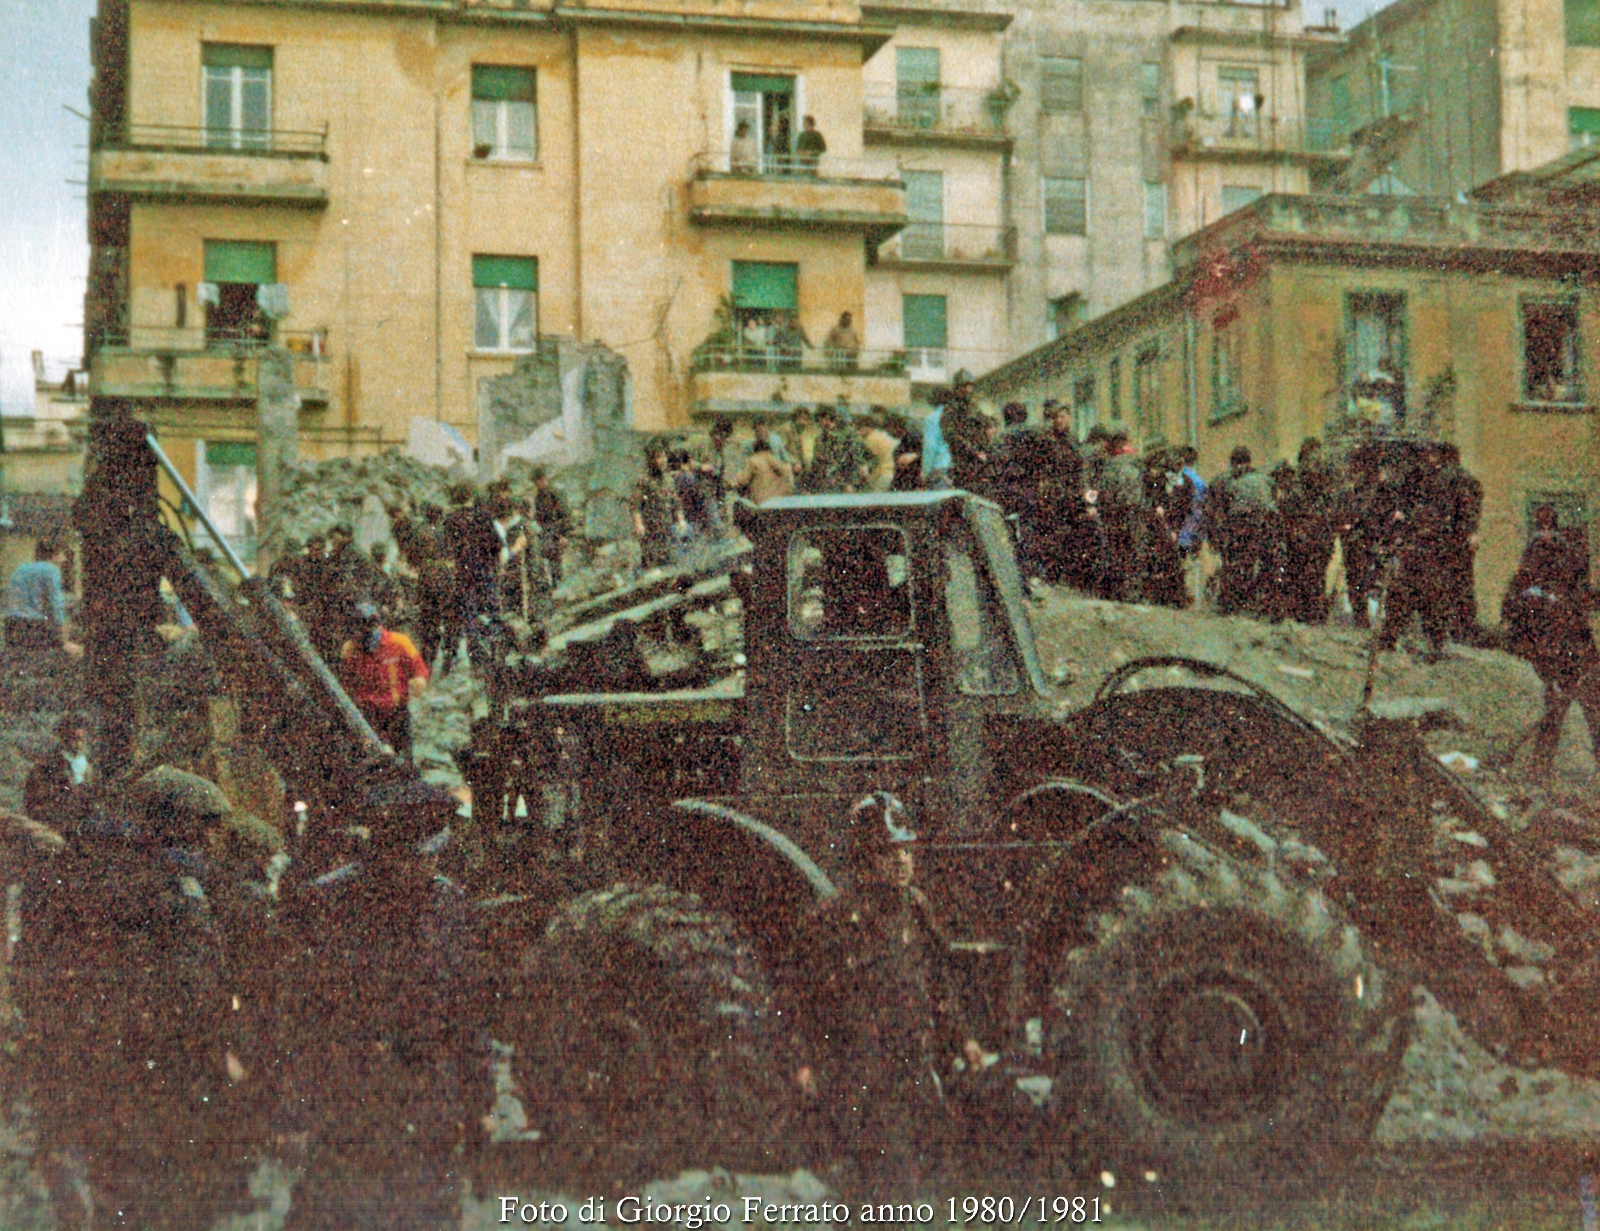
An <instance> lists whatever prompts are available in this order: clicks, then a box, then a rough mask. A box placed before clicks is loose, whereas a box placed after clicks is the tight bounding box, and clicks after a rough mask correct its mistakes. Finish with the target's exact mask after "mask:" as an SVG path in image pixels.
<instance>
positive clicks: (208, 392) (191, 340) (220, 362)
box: [90, 327, 332, 406]
mask: <svg viewBox="0 0 1600 1231" xmlns="http://www.w3.org/2000/svg"><path fill="white" fill-rule="evenodd" d="M277 344H278V346H279V347H281V348H282V349H283V350H285V351H287V352H288V353H289V356H290V358H291V360H292V362H293V366H294V386H295V392H297V393H298V394H299V395H300V400H301V402H302V403H304V404H307V405H315V406H325V405H326V404H327V402H328V394H329V390H330V388H331V385H332V377H331V375H330V373H329V368H328V359H327V354H328V333H327V330H325V329H316V330H280V331H279V332H278V337H277ZM266 346H267V343H266V341H265V340H264V339H261V338H259V337H255V336H249V335H240V336H234V337H218V336H215V335H213V336H211V337H209V338H208V337H207V336H206V335H205V331H203V330H200V329H157V328H137V327H136V328H134V329H133V330H131V331H129V332H128V333H126V334H124V335H121V336H120V337H117V338H114V339H109V340H108V341H107V342H106V343H105V344H103V345H102V346H101V347H100V349H99V350H98V351H96V352H95V355H94V360H93V365H92V367H91V369H90V388H91V389H92V390H93V391H94V393H95V394H96V395H97V396H100V397H117V398H162V399H170V400H174V401H191V402H253V401H255V398H256V371H257V367H258V365H259V362H260V357H261V352H262V351H263V350H265V349H266Z"/></svg>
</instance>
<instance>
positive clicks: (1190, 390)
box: [1183, 308, 1200, 449]
mask: <svg viewBox="0 0 1600 1231" xmlns="http://www.w3.org/2000/svg"><path fill="white" fill-rule="evenodd" d="M1198 344H1199V343H1198V340H1197V338H1196V336H1195V328H1194V312H1193V311H1192V310H1190V309H1187V308H1186V309H1184V313H1183V387H1184V392H1185V394H1186V395H1187V398H1188V402H1189V443H1190V444H1191V445H1192V446H1193V447H1194V448H1196V449H1198V448H1199V447H1200V391H1199V390H1198V389H1197V388H1195V373H1194V351H1195V347H1196V346H1197V345H1198Z"/></svg>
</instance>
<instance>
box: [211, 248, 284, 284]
mask: <svg viewBox="0 0 1600 1231" xmlns="http://www.w3.org/2000/svg"><path fill="white" fill-rule="evenodd" d="M205 243H206V260H205V269H206V281H207V282H243V283H247V284H250V285H253V286H266V285H270V284H271V283H274V282H276V281H277V280H278V246H277V245H276V244H271V243H259V242H257V241H255V240H246V239H208V240H206V241H205Z"/></svg>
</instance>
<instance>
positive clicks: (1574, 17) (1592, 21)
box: [1566, 0, 1600, 47]
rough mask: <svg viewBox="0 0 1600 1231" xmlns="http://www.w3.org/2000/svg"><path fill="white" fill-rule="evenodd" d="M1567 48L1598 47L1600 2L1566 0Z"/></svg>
mask: <svg viewBox="0 0 1600 1231" xmlns="http://www.w3.org/2000/svg"><path fill="white" fill-rule="evenodd" d="M1566 9H1567V46H1568V47H1600V0H1566Z"/></svg>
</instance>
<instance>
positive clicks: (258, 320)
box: [200, 239, 278, 346]
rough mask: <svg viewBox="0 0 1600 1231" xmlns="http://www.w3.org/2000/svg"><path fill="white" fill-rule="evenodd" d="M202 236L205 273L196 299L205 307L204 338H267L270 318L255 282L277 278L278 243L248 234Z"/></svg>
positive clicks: (213, 342) (216, 342)
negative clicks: (249, 237)
mask: <svg viewBox="0 0 1600 1231" xmlns="http://www.w3.org/2000/svg"><path fill="white" fill-rule="evenodd" d="M204 242H205V249H204V250H205V262H204V271H205V279H204V282H203V283H202V284H201V287H200V299H201V302H202V303H203V304H204V305H205V310H206V325H205V337H206V344H207V345H208V346H225V345H236V344H259V343H263V342H265V341H267V340H268V339H269V338H270V337H271V336H272V324H271V322H270V321H269V320H268V319H267V316H266V313H264V312H263V311H262V310H261V303H260V289H259V288H261V287H263V286H271V285H272V284H273V283H275V282H277V280H278V246H277V245H276V244H273V243H269V242H265V241H262V240H250V239H208V240H206V241H204Z"/></svg>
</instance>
